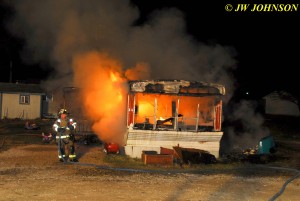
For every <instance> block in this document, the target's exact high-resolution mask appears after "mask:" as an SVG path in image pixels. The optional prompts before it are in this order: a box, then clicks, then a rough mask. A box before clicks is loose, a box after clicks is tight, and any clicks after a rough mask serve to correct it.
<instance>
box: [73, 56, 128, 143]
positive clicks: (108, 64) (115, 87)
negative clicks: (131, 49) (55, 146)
mask: <svg viewBox="0 0 300 201" xmlns="http://www.w3.org/2000/svg"><path fill="white" fill-rule="evenodd" d="M73 66H74V83H75V84H76V86H79V87H80V88H81V95H82V101H83V106H84V112H85V115H86V117H87V118H88V119H90V120H92V121H93V123H94V124H93V127H92V129H93V131H94V132H95V133H96V134H98V135H99V137H100V139H101V140H103V141H105V142H115V143H119V144H123V143H124V142H123V136H124V134H125V132H126V126H125V125H126V124H125V121H126V112H125V111H126V109H125V107H126V102H124V100H125V99H123V98H122V97H124V95H126V93H127V82H126V79H124V78H122V77H121V64H120V62H118V61H116V60H114V59H112V58H110V57H109V56H108V55H106V54H100V53H97V52H90V53H87V54H83V55H78V56H77V57H76V58H75V59H74V65H73Z"/></svg>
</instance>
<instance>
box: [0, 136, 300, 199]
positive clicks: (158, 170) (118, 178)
mask: <svg viewBox="0 0 300 201" xmlns="http://www.w3.org/2000/svg"><path fill="white" fill-rule="evenodd" d="M12 136H13V137H12ZM24 137H25V138H27V141H26V142H24V141H22V140H18V136H16V135H13V134H10V135H9V136H8V135H4V134H3V133H1V134H0V186H1V188H0V201H2V200H3V201H18V200H22V201H23V200H30V201H35V200H49V201H50V200H53V201H54V200H58V201H60V200H80V201H84V200H86V201H91V200H97V201H99V200H108V201H109V200H131V201H132V200H149V201H150V200H151V201H152V200H159V201H173V200H178V201H180V200H182V201H199V200H201V201H209V200H226V201H227V200H248V201H252V200H253V201H260V200H262V201H263V200H264V201H265V200H282V201H289V200H290V201H296V200H299V198H300V172H299V171H297V169H298V170H299V169H300V157H299V147H300V143H298V142H295V141H292V143H291V142H288V141H282V142H280V143H281V144H282V145H284V146H289V145H290V144H292V145H293V146H294V149H289V153H288V155H289V156H291V157H288V158H281V159H278V160H275V161H272V162H270V163H267V164H252V163H234V164H210V165H204V164H203V165H198V166H195V167H188V166H187V167H175V166H174V167H173V166H172V167H163V166H162V167H157V166H155V167H153V166H144V167H142V168H140V166H138V167H137V168H132V166H129V167H128V168H126V167H119V166H118V163H111V162H108V161H113V160H114V157H116V156H114V155H105V154H104V153H103V149H102V145H101V144H92V145H84V144H81V143H78V144H77V145H76V149H77V154H78V156H79V163H62V162H58V159H57V147H56V144H55V143H50V144H44V143H42V142H41V138H37V136H36V135H31V134H30V132H26V133H25V134H24V135H23V137H22V139H24ZM283 155H287V153H284V154H283ZM108 157H110V158H109V159H110V160H107V158H108Z"/></svg>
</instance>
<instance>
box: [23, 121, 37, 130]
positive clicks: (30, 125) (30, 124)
mask: <svg viewBox="0 0 300 201" xmlns="http://www.w3.org/2000/svg"><path fill="white" fill-rule="evenodd" d="M25 129H27V130H39V129H41V128H40V127H39V126H38V125H36V123H34V122H30V121H26V122H25Z"/></svg>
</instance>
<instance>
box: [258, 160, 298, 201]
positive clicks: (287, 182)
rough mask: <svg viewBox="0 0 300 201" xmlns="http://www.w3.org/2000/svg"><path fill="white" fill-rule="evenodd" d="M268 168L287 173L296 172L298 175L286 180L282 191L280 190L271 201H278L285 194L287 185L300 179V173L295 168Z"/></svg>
mask: <svg viewBox="0 0 300 201" xmlns="http://www.w3.org/2000/svg"><path fill="white" fill-rule="evenodd" d="M264 167H266V166H264ZM267 168H271V169H277V170H287V171H292V172H296V174H295V175H294V176H293V177H291V178H289V179H288V180H286V181H285V182H284V184H283V185H282V187H281V189H280V190H279V191H278V192H277V193H276V194H275V195H274V196H273V197H272V198H270V199H269V201H274V200H276V199H277V198H278V197H279V196H280V195H281V194H282V193H283V192H284V190H285V188H286V187H287V185H288V184H289V183H290V182H291V181H293V180H295V179H297V178H298V177H300V171H299V170H297V169H293V168H283V167H267Z"/></svg>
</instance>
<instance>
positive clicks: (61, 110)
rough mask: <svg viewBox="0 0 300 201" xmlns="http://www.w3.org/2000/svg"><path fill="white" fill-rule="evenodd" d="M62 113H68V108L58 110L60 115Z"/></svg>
mask: <svg viewBox="0 0 300 201" xmlns="http://www.w3.org/2000/svg"><path fill="white" fill-rule="evenodd" d="M61 114H67V110H66V109H60V110H59V112H58V115H59V116H60V115H61Z"/></svg>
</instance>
